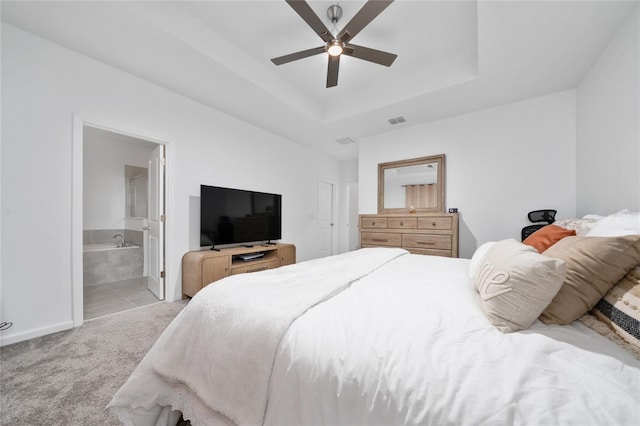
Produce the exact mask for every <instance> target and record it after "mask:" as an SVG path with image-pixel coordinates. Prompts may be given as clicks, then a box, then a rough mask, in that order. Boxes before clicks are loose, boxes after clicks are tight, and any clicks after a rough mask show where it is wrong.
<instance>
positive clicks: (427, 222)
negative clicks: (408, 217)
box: [418, 216, 453, 230]
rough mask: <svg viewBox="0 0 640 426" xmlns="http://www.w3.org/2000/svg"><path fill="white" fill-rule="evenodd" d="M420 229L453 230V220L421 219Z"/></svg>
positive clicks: (439, 217)
mask: <svg viewBox="0 0 640 426" xmlns="http://www.w3.org/2000/svg"><path fill="white" fill-rule="evenodd" d="M418 229H446V230H450V229H453V218H451V217H449V216H438V217H420V218H418Z"/></svg>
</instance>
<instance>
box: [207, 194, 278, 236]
mask: <svg viewBox="0 0 640 426" xmlns="http://www.w3.org/2000/svg"><path fill="white" fill-rule="evenodd" d="M281 212H282V196H281V195H280V194H269V193H266V192H257V191H246V190H242V189H232V188H222V187H218V186H209V185H200V246H201V247H204V246H212V248H213V247H215V246H217V245H225V244H248V243H255V242H271V241H272V240H279V239H280V238H282V213H281Z"/></svg>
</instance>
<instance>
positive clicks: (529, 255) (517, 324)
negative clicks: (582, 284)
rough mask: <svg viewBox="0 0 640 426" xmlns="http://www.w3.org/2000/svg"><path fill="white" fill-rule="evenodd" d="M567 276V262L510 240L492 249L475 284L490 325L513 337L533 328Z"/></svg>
mask: <svg viewBox="0 0 640 426" xmlns="http://www.w3.org/2000/svg"><path fill="white" fill-rule="evenodd" d="M564 275H565V262H564V261H562V260H558V259H553V258H551V257H547V256H543V255H541V254H540V253H538V252H537V251H536V249H534V248H533V247H531V246H528V245H525V244H522V243H519V242H517V241H516V240H514V239H509V240H503V241H499V242H497V243H495V244H494V245H493V246H491V248H489V251H488V252H487V254H486V255H485V256H484V258H483V259H482V262H481V265H480V268H479V269H478V271H477V273H476V275H475V277H474V282H475V286H476V288H477V289H478V292H479V293H480V303H481V305H482V309H483V311H484V313H485V315H486V316H487V318H488V319H489V322H491V324H493V325H494V326H495V327H496V328H497V329H498V330H500V331H501V332H503V333H510V332H512V331H518V330H522V329H526V328H529V326H530V325H531V324H533V322H534V321H535V320H536V318H537V317H538V315H540V313H541V312H542V310H543V309H544V308H545V307H546V306H547V305H548V304H549V302H551V300H552V299H553V296H555V295H556V293H557V292H558V289H560V286H562V282H563V279H564Z"/></svg>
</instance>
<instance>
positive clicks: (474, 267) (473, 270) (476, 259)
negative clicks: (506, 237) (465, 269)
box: [469, 241, 496, 291]
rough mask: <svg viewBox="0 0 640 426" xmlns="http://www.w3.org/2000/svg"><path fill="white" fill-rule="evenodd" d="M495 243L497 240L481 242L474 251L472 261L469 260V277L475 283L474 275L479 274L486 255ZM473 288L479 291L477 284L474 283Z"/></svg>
mask: <svg viewBox="0 0 640 426" xmlns="http://www.w3.org/2000/svg"><path fill="white" fill-rule="evenodd" d="M495 243H496V242H495V241H489V242H486V243H484V244H481V245H480V247H478V248H477V249H476V251H475V252H474V253H473V256H471V262H469V278H471V282H472V283H474V277H475V276H476V275H477V274H478V270H479V269H480V266H482V261H483V260H484V257H485V256H486V255H487V252H488V251H489V249H490V248H491V247H492V246H493V245H494V244H495ZM473 288H474V289H475V290H476V291H478V289H477V288H476V287H475V284H474V285H473Z"/></svg>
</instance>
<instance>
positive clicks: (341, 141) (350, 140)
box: [336, 136, 356, 145]
mask: <svg viewBox="0 0 640 426" xmlns="http://www.w3.org/2000/svg"><path fill="white" fill-rule="evenodd" d="M336 142H338V143H339V144H341V145H349V144H352V143H356V140H355V138H353V137H351V136H347V137H346V138H340V139H336Z"/></svg>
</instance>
